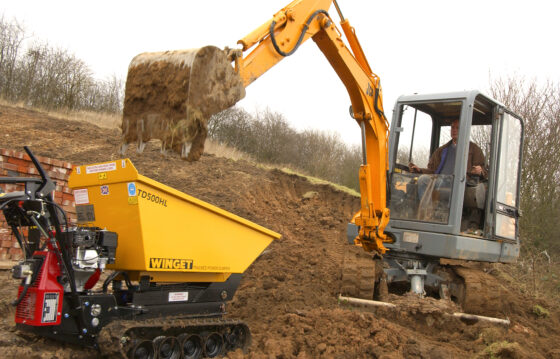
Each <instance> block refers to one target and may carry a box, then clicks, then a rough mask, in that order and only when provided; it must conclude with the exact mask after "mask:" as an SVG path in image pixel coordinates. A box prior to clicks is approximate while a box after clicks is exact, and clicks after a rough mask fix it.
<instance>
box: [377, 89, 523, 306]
mask: <svg viewBox="0 0 560 359" xmlns="http://www.w3.org/2000/svg"><path fill="white" fill-rule="evenodd" d="M393 114H394V116H393V120H392V125H391V135H390V138H389V147H390V150H389V176H388V187H389V189H388V191H389V196H388V205H389V209H390V211H391V220H390V222H389V225H388V226H387V227H386V230H385V232H386V233H389V235H390V236H391V238H393V239H394V241H393V243H388V244H387V245H386V246H387V248H388V249H389V251H388V252H387V253H386V254H385V255H384V262H385V270H384V271H385V274H386V280H387V282H388V283H389V284H391V283H396V282H411V286H412V288H411V290H412V291H413V292H416V293H418V294H420V295H423V294H425V292H426V290H427V289H433V290H436V291H438V292H439V293H440V294H441V295H442V296H443V295H444V294H442V290H441V289H442V284H444V287H445V286H446V284H449V283H448V282H449V280H448V279H449V278H447V277H446V276H445V275H444V274H442V272H441V268H442V266H441V265H440V264H441V259H453V260H467V261H482V262H501V263H508V262H513V261H514V260H515V259H516V258H517V257H518V256H519V237H518V218H519V215H520V212H519V179H520V173H521V172H520V171H521V166H520V163H521V153H522V150H521V149H522V142H523V121H522V120H521V118H520V117H519V116H517V115H516V114H514V113H513V112H511V111H510V110H508V109H507V108H505V107H504V106H503V105H502V104H500V103H498V102H496V101H495V100H493V99H491V98H489V97H487V96H485V95H483V94H482V93H480V92H478V91H471V92H457V93H448V94H438V95H412V96H402V97H400V98H399V99H398V101H397V103H396V105H395V108H394V112H393ZM457 121H458V122H457ZM454 123H455V126H457V124H458V134H455V137H456V145H452V146H450V144H451V143H452V142H453V141H451V140H452V135H451V134H450V128H451V126H452V124H454ZM442 146H443V147H446V146H447V147H449V151H447V154H442V152H445V151H442V150H441V149H440V150H438V148H440V147H442ZM473 146H474V147H473ZM451 147H453V148H451ZM453 153H454V155H455V156H454V162H453V158H451V156H453ZM446 155H447V158H445V157H446ZM434 156H435V158H433V157H434ZM481 156H482V158H481ZM431 158H432V163H431V170H430V169H428V167H429V163H430V159H431ZM476 161H478V163H474V164H478V165H480V170H481V171H480V170H479V172H481V173H480V174H478V175H474V174H473V168H472V167H473V162H476ZM444 162H445V163H444ZM412 164H414V165H416V166H417V167H418V168H423V170H422V173H418V172H414V171H413V168H412V167H413V166H412ZM440 164H441V166H440ZM409 165H410V166H409ZM469 166H470V168H469ZM444 167H445V170H443V168H444ZM444 289H447V288H444Z"/></svg>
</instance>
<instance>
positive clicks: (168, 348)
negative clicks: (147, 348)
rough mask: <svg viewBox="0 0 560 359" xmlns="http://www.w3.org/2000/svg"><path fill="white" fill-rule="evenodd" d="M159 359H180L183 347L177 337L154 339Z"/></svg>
mask: <svg viewBox="0 0 560 359" xmlns="http://www.w3.org/2000/svg"><path fill="white" fill-rule="evenodd" d="M154 348H155V351H156V353H157V357H158V359H180V358H181V346H180V344H179V341H178V340H177V338H175V337H164V336H159V337H157V338H155V339H154Z"/></svg>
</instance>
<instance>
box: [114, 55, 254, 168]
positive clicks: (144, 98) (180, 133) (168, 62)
mask: <svg viewBox="0 0 560 359" xmlns="http://www.w3.org/2000/svg"><path fill="white" fill-rule="evenodd" d="M243 97H245V88H244V87H243V83H242V81H241V78H240V77H239V76H238V74H237V73H236V72H235V71H234V69H233V67H232V65H231V61H228V59H227V54H226V52H225V51H223V50H220V49H218V48H217V47H214V46H205V47H201V48H198V49H188V50H177V51H165V52H151V53H142V54H140V55H137V56H136V57H135V58H134V59H133V60H132V62H131V63H130V66H129V69H128V76H127V80H126V89H125V98H124V108H123V120H122V125H121V129H122V136H123V137H122V139H123V152H124V150H125V149H126V147H127V145H128V144H130V143H136V144H137V146H138V151H140V152H141V151H142V150H143V148H144V146H145V143H146V142H148V141H149V140H150V139H154V138H155V139H159V140H161V147H162V151H167V150H173V151H175V152H177V153H179V154H181V156H182V157H183V158H186V159H187V160H189V161H196V160H198V159H199V158H200V156H201V155H202V153H203V151H204V141H205V139H206V134H207V122H208V120H209V118H210V117H211V116H212V115H214V114H216V113H218V112H220V111H222V110H225V109H226V108H228V107H231V106H233V105H234V104H235V103H236V102H237V101H239V100H241V99H242V98H243Z"/></svg>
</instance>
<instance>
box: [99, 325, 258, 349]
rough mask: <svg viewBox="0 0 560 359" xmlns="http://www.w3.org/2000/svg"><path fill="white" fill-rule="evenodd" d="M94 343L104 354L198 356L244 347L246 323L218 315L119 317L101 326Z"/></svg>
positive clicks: (248, 339)
mask: <svg viewBox="0 0 560 359" xmlns="http://www.w3.org/2000/svg"><path fill="white" fill-rule="evenodd" d="M97 343H98V345H99V349H100V351H101V354H102V355H103V357H105V358H135V359H153V358H158V359H163V358H165V359H180V358H184V359H198V358H214V357H218V356H222V355H224V354H226V353H227V352H229V351H233V350H236V349H242V350H243V351H245V350H246V349H247V348H248V347H249V346H250V344H251V332H250V331H249V327H248V326H247V325H246V324H244V323H242V322H240V321H236V320H225V319H220V318H193V319H161V318H160V319H149V320H144V321H138V320H119V321H114V322H112V323H110V324H108V325H107V326H106V327H104V328H103V329H102V331H101V332H100V334H99V336H98V340H97Z"/></svg>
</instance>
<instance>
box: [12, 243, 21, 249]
mask: <svg viewBox="0 0 560 359" xmlns="http://www.w3.org/2000/svg"><path fill="white" fill-rule="evenodd" d="M12 248H21V247H20V246H19V243H18V242H17V241H13V242H12Z"/></svg>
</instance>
